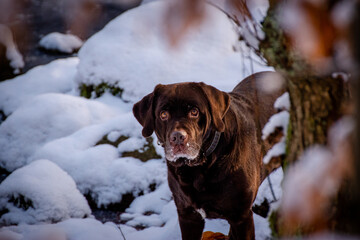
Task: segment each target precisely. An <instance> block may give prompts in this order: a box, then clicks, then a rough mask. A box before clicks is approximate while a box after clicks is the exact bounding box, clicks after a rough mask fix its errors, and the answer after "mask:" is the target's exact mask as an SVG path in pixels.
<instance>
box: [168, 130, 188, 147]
mask: <svg viewBox="0 0 360 240" xmlns="http://www.w3.org/2000/svg"><path fill="white" fill-rule="evenodd" d="M187 138H188V137H187V134H186V132H185V131H174V132H172V133H171V135H170V143H171V144H175V145H182V144H186V142H187Z"/></svg>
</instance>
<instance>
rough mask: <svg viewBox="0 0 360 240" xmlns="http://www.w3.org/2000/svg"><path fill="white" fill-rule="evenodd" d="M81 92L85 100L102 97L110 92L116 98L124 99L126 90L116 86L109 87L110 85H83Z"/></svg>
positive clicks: (80, 88) (80, 87)
mask: <svg viewBox="0 0 360 240" xmlns="http://www.w3.org/2000/svg"><path fill="white" fill-rule="evenodd" d="M79 90H80V96H82V97H85V98H91V97H93V96H94V97H97V98H98V97H101V96H102V95H103V94H104V93H105V92H109V93H111V94H112V95H114V96H116V97H120V98H121V97H122V93H123V92H124V89H122V88H119V87H117V86H114V85H109V84H108V83H100V84H99V85H93V84H91V85H86V84H84V83H83V84H81V85H80V86H79Z"/></svg>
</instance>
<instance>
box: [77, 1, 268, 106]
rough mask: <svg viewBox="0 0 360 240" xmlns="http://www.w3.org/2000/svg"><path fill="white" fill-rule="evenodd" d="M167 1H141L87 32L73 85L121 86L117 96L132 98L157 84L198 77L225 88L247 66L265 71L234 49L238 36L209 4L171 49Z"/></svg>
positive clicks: (245, 71) (242, 74)
mask: <svg viewBox="0 0 360 240" xmlns="http://www.w3.org/2000/svg"><path fill="white" fill-rule="evenodd" d="M167 4H168V3H167V2H166V1H158V2H151V3H148V4H144V5H142V6H140V7H137V8H135V9H133V10H130V11H128V12H125V13H124V14H122V15H120V16H119V17H117V18H116V19H114V20H113V21H111V22H110V23H109V24H108V25H106V26H105V27H104V29H103V30H102V31H100V32H98V33H97V34H95V35H93V36H92V37H91V38H90V39H89V40H88V41H87V42H86V43H85V44H84V45H83V47H82V48H81V49H80V51H79V58H80V64H79V66H78V73H77V77H76V81H77V83H78V84H79V85H82V84H85V85H88V86H97V85H100V84H101V83H107V84H108V85H110V86H112V87H118V88H121V89H123V90H124V92H123V95H122V97H123V99H125V100H130V101H137V100H139V99H140V98H141V97H143V96H144V95H146V94H148V93H149V92H151V91H152V90H153V89H154V86H155V85H156V84H158V83H162V84H169V83H175V82H184V81H195V82H199V81H204V82H206V83H208V84H211V85H213V86H215V87H218V88H219V89H221V90H224V91H229V90H231V89H233V88H234V86H235V85H236V84H237V83H239V82H240V81H241V80H242V79H243V78H244V77H246V75H249V74H251V72H250V71H249V69H254V68H252V67H251V66H252V65H251V64H255V65H256V66H255V67H256V70H257V71H260V70H269V69H270V68H269V67H260V66H258V65H257V64H256V63H255V62H261V60H260V59H257V58H256V60H257V61H254V62H252V60H251V59H246V58H244V57H243V58H242V57H241V56H242V54H241V53H239V52H235V51H234V45H235V44H236V42H237V41H238V37H237V34H236V31H235V29H234V26H233V24H232V23H231V22H230V21H229V19H228V18H227V17H226V15H225V14H224V13H222V12H221V11H219V10H218V9H216V8H214V7H212V6H210V5H207V6H206V12H207V15H208V19H207V21H204V22H203V23H202V24H201V25H200V26H199V28H197V29H194V30H192V31H190V32H189V33H188V35H186V36H184V40H183V42H181V44H180V46H179V47H178V48H172V47H171V46H169V43H168V40H167V37H166V32H165V23H164V21H163V19H164V18H163V16H164V14H165V11H166V9H167ZM114 53H115V54H114ZM253 56H255V54H253Z"/></svg>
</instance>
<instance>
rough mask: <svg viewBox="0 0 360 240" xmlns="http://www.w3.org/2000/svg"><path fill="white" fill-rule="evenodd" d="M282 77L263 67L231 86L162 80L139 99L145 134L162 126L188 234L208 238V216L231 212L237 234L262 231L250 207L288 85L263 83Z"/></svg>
mask: <svg viewBox="0 0 360 240" xmlns="http://www.w3.org/2000/svg"><path fill="white" fill-rule="evenodd" d="M264 76H266V79H264ZM278 79H279V75H278V74H276V73H271V72H266V73H257V74H254V75H251V76H250V77H248V78H246V79H244V80H243V81H242V82H241V83H240V84H238V85H237V86H236V87H235V88H234V90H233V91H232V92H230V93H225V92H222V91H220V90H218V89H216V88H214V87H212V86H209V85H206V84H204V83H179V84H170V85H160V84H159V85H157V86H156V87H155V90H154V92H152V93H150V94H149V95H147V96H145V97H144V98H143V99H142V100H141V101H140V102H138V103H136V104H135V105H134V108H133V113H134V115H135V117H136V119H137V120H138V121H139V122H140V124H141V125H142V126H143V131H142V134H143V136H144V137H149V136H150V135H151V134H152V133H153V132H154V131H155V134H156V136H157V137H158V140H159V142H160V143H161V144H162V145H163V147H164V149H165V156H166V160H167V165H168V181H169V186H170V189H171V191H172V193H173V196H174V200H175V204H176V206H177V210H178V215H179V223H180V228H181V233H182V239H184V240H199V239H201V236H202V232H203V228H204V218H205V217H207V218H222V219H226V220H227V221H228V222H229V224H230V233H229V237H230V239H254V238H255V234H254V222H253V214H252V210H251V207H252V204H253V201H254V199H255V197H256V193H257V190H258V187H259V185H260V183H261V181H262V180H263V178H264V169H263V164H262V157H263V153H264V151H266V150H268V149H269V147H270V146H269V145H268V144H262V141H261V139H260V136H261V129H262V128H263V126H264V125H265V123H266V122H267V121H268V119H269V117H270V116H271V115H273V114H274V113H275V109H274V108H273V103H274V101H275V100H276V98H278V97H279V96H280V95H281V93H282V92H283V90H277V91H276V92H273V93H271V94H270V93H267V92H266V91H264V90H262V88H261V87H258V86H259V83H261V82H265V81H266V83H267V84H271V83H273V82H274V83H275V81H278Z"/></svg>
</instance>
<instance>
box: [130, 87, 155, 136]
mask: <svg viewBox="0 0 360 240" xmlns="http://www.w3.org/2000/svg"><path fill="white" fill-rule="evenodd" d="M153 102H154V93H153V92H152V93H150V94H148V95H146V96H145V97H143V99H141V100H140V101H139V102H137V103H135V105H134V107H133V114H134V116H135V118H136V119H137V120H138V121H139V123H140V124H141V125H142V126H143V130H142V135H143V136H144V137H150V136H151V134H152V133H153V132H154V128H155V120H154V112H153Z"/></svg>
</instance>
